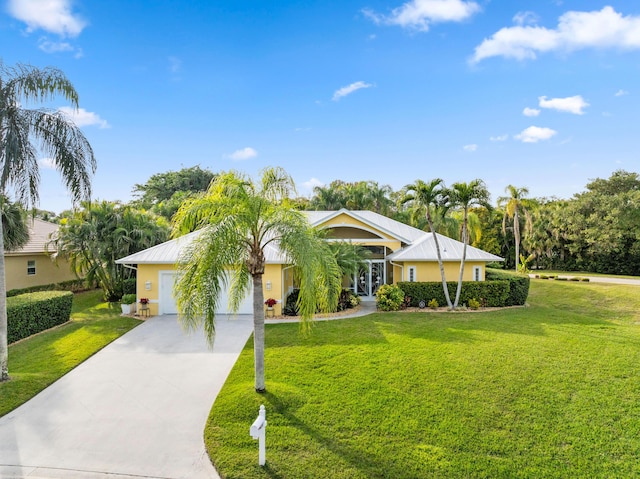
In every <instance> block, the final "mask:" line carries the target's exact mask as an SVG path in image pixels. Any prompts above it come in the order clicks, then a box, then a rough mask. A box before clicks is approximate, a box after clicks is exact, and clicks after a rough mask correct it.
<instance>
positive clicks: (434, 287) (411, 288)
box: [398, 280, 509, 307]
mask: <svg viewBox="0 0 640 479" xmlns="http://www.w3.org/2000/svg"><path fill="white" fill-rule="evenodd" d="M398 286H400V289H402V291H404V294H405V295H406V296H409V297H410V298H411V302H410V303H409V306H413V307H417V306H418V303H419V302H420V300H424V301H426V302H429V301H431V300H432V299H435V300H436V301H437V302H438V304H440V305H442V306H446V304H447V299H446V298H445V297H444V291H443V290H442V283H441V282H437V283H436V282H429V283H409V282H401V283H398ZM457 287H458V283H457V282H452V281H451V282H448V283H447V289H448V290H449V297H450V298H451V301H452V302H453V300H454V298H455V296H456V288H457ZM508 296H509V281H507V280H498V281H465V282H463V283H462V291H461V292H460V302H459V304H460V305H462V304H466V303H468V302H469V300H470V299H475V300H477V301H479V302H480V304H481V305H482V306H490V307H500V306H504V305H505V303H506V301H507V297H508Z"/></svg>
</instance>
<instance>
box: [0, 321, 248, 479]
mask: <svg viewBox="0 0 640 479" xmlns="http://www.w3.org/2000/svg"><path fill="white" fill-rule="evenodd" d="M252 329H253V318H252V317H251V316H238V317H237V318H236V319H234V320H227V318H226V317H222V318H218V320H217V321H216V330H217V334H216V341H215V344H214V348H213V352H212V351H211V350H210V349H209V348H208V347H207V344H206V341H205V340H204V337H203V334H202V333H201V332H199V333H197V334H191V335H186V334H184V333H183V332H182V330H181V329H180V326H179V325H178V324H177V321H176V317H175V316H160V317H155V318H152V319H150V320H149V321H147V322H146V323H144V324H142V325H140V326H139V327H137V328H135V329H134V330H132V331H130V332H129V333H127V334H125V335H124V336H122V337H121V338H119V339H118V340H116V341H114V342H113V343H112V344H110V345H109V346H107V347H106V348H104V349H103V350H102V351H100V352H99V353H98V354H96V355H95V356H93V357H92V358H90V359H89V360H87V361H85V362H84V363H83V364H81V365H80V366H78V367H77V368H76V369H74V370H73V371H71V372H70V373H69V374H67V375H66V376H64V377H62V378H61V379H60V380H58V381H57V382H56V383H54V384H53V385H51V386H50V387H48V388H47V389H45V390H44V391H42V392H41V393H40V394H38V395H37V396H36V397H34V398H33V399H31V400H30V401H28V402H27V403H25V404H23V405H22V406H21V407H19V408H18V409H16V410H14V411H13V412H11V413H9V414H7V415H6V416H4V417H2V418H0V478H23V477H26V478H30V479H36V478H65V479H80V478H82V479H98V478H99V479H132V478H134V477H135V478H136V479H141V478H154V479H157V478H162V479H178V478H189V479H212V478H217V477H219V476H218V474H217V473H216V471H215V469H214V467H213V466H212V465H211V463H210V461H209V458H208V456H207V454H206V451H205V447H204V441H203V429H204V425H205V423H206V419H207V416H208V414H209V411H210V409H211V405H212V403H213V400H214V399H215V397H216V395H217V394H218V392H219V391H220V389H221V388H222V385H223V384H224V381H225V380H226V378H227V376H228V374H229V372H230V371H231V368H232V367H233V365H234V363H235V362H236V359H237V358H238V355H239V354H240V352H241V351H242V348H243V347H244V345H245V343H246V342H247V339H248V338H249V336H250V335H251V332H252ZM247 427H248V426H247ZM247 431H248V429H247Z"/></svg>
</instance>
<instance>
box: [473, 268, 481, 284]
mask: <svg viewBox="0 0 640 479" xmlns="http://www.w3.org/2000/svg"><path fill="white" fill-rule="evenodd" d="M473 280H474V281H482V266H474V267H473Z"/></svg>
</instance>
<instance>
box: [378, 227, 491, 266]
mask: <svg viewBox="0 0 640 479" xmlns="http://www.w3.org/2000/svg"><path fill="white" fill-rule="evenodd" d="M436 235H437V236H438V244H439V245H440V256H441V257H442V261H461V260H462V249H463V247H464V243H462V242H461V241H458V240H455V239H453V238H449V237H448V236H443V235H441V234H438V233H436ZM387 259H389V260H391V261H437V260H438V254H437V252H436V242H435V241H434V238H433V233H423V236H422V238H420V239H419V240H418V241H416V242H415V243H413V244H411V245H409V246H407V247H405V248H402V249H399V250H398V251H395V252H394V253H391V254H390V255H389V256H387ZM474 260H478V261H504V259H503V258H501V257H500V256H496V255H494V254H491V253H487V252H486V251H483V250H481V249H478V248H474V247H473V246H468V245H467V255H466V261H474Z"/></svg>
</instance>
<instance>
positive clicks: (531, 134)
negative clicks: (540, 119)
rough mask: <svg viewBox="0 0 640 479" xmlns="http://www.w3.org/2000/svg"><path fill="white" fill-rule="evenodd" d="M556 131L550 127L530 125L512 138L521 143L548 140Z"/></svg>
mask: <svg viewBox="0 0 640 479" xmlns="http://www.w3.org/2000/svg"><path fill="white" fill-rule="evenodd" d="M557 133H558V132H557V131H555V130H552V129H551V128H546V127H539V126H530V127H529V128H525V129H524V130H522V131H521V132H520V134H519V135H516V136H515V137H514V138H515V139H516V140H520V141H522V142H523V143H538V142H539V141H542V140H548V139H549V138H551V137H552V136H554V135H556V134H557Z"/></svg>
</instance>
